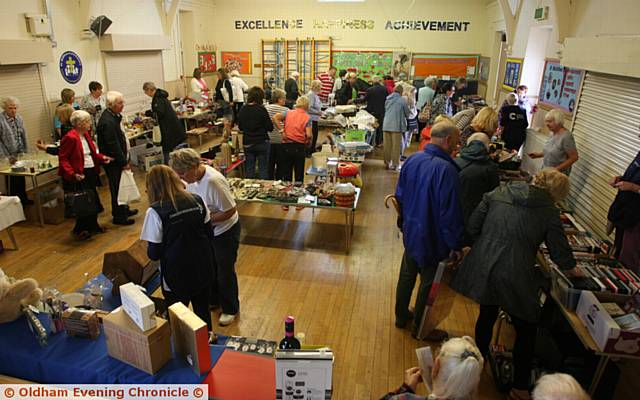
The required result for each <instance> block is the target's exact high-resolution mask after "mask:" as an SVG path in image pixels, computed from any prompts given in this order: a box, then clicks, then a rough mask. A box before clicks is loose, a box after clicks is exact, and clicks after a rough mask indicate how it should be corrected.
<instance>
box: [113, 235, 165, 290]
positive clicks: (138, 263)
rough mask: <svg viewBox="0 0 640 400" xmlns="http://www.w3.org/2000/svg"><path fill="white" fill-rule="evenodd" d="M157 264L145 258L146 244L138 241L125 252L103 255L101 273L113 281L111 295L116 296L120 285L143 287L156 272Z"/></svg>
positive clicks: (158, 264)
mask: <svg viewBox="0 0 640 400" xmlns="http://www.w3.org/2000/svg"><path fill="white" fill-rule="evenodd" d="M159 266H160V263H159V262H154V261H151V260H150V259H149V257H147V243H146V242H144V241H142V240H138V241H136V242H135V243H134V244H132V245H131V246H129V247H128V248H127V249H125V250H121V251H113V252H110V253H104V259H103V262H102V273H103V274H104V276H106V277H107V278H109V280H111V281H113V282H114V284H113V291H112V293H113V294H117V293H118V292H119V289H120V285H123V284H125V283H127V282H133V283H136V284H138V285H144V284H145V283H147V281H148V280H149V279H151V278H152V277H153V276H154V274H155V273H156V272H157V271H158V268H159Z"/></svg>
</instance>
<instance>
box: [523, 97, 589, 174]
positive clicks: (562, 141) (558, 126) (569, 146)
mask: <svg viewBox="0 0 640 400" xmlns="http://www.w3.org/2000/svg"><path fill="white" fill-rule="evenodd" d="M544 123H545V125H546V126H547V128H548V129H549V131H550V132H551V133H552V135H551V137H550V138H549V139H548V140H547V142H546V143H545V144H544V149H543V151H542V152H533V153H529V157H531V158H543V161H542V167H543V168H555V169H557V170H558V171H560V172H562V173H564V174H567V175H569V174H570V173H571V166H572V165H573V164H574V163H575V162H576V161H578V149H577V148H576V142H575V140H573V135H572V134H571V132H570V131H569V130H568V129H567V128H565V127H564V114H563V113H562V111H560V110H558V109H553V110H551V111H549V112H548V113H547V115H546V116H545V117H544Z"/></svg>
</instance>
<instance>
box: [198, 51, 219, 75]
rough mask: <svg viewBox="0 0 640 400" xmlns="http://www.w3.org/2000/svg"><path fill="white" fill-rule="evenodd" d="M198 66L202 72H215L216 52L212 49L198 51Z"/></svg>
mask: <svg viewBox="0 0 640 400" xmlns="http://www.w3.org/2000/svg"><path fill="white" fill-rule="evenodd" d="M198 68H200V71H202V72H216V53H215V52H214V51H200V52H198Z"/></svg>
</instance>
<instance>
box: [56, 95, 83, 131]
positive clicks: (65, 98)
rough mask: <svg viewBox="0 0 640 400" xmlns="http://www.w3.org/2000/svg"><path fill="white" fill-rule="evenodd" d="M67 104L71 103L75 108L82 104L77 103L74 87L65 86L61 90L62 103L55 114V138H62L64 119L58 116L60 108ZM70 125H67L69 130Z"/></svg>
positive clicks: (77, 108)
mask: <svg viewBox="0 0 640 400" xmlns="http://www.w3.org/2000/svg"><path fill="white" fill-rule="evenodd" d="M65 105H70V106H71V107H72V108H73V109H74V110H79V109H80V105H79V104H78V103H76V92H74V91H73V89H69V88H65V89H62V91H61V92H60V104H58V105H57V106H56V111H55V112H54V116H53V128H54V130H55V134H54V137H53V138H54V139H55V140H60V139H62V121H61V120H60V118H59V117H58V108H60V107H63V106H65ZM68 130H69V127H67V131H68Z"/></svg>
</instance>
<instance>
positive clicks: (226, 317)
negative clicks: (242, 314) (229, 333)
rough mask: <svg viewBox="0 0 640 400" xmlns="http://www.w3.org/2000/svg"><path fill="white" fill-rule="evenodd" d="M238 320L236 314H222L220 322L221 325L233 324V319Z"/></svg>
mask: <svg viewBox="0 0 640 400" xmlns="http://www.w3.org/2000/svg"><path fill="white" fill-rule="evenodd" d="M235 320H236V314H225V313H222V314H220V318H219V319H218V323H219V324H220V325H221V326H227V325H231V324H232V323H233V321H235Z"/></svg>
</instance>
